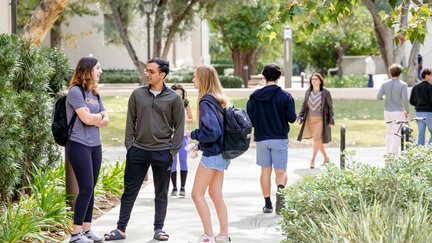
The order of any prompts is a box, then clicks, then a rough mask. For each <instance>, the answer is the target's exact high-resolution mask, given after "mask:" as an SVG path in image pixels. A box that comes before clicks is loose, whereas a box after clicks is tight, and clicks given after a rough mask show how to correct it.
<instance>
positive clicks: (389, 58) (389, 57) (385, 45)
mask: <svg viewBox="0 0 432 243" xmlns="http://www.w3.org/2000/svg"><path fill="white" fill-rule="evenodd" d="M363 4H364V5H365V6H366V8H367V9H368V10H369V12H370V13H371V16H372V19H373V22H374V26H375V36H376V38H377V41H378V45H379V49H380V52H381V58H382V59H383V61H384V66H385V68H386V70H388V67H389V66H390V65H391V64H393V63H394V62H395V55H394V48H393V31H392V30H391V29H390V28H389V27H388V26H387V25H385V24H383V23H382V22H381V18H380V17H379V15H378V9H377V7H376V6H375V3H374V1H372V0H363Z"/></svg>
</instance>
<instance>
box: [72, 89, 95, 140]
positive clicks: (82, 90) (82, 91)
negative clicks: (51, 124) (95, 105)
mask: <svg viewBox="0 0 432 243" xmlns="http://www.w3.org/2000/svg"><path fill="white" fill-rule="evenodd" d="M76 86H77V87H78V88H79V89H80V90H81V93H82V95H83V98H84V100H85V93H84V88H83V87H82V86H81V85H76ZM98 99H99V95H98ZM77 116H78V114H77V113H76V112H75V111H74V114H73V115H72V118H71V121H70V122H69V124H68V129H69V132H68V140H69V137H70V135H71V134H72V129H73V127H74V125H75V120H76V118H77Z"/></svg>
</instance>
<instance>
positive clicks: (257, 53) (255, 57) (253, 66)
mask: <svg viewBox="0 0 432 243" xmlns="http://www.w3.org/2000/svg"><path fill="white" fill-rule="evenodd" d="M262 51H263V48H262V47H260V48H258V49H256V50H254V52H253V53H252V56H251V59H250V61H249V75H255V74H256V73H257V62H258V57H259V56H260V55H261V53H262ZM260 71H261V70H260Z"/></svg>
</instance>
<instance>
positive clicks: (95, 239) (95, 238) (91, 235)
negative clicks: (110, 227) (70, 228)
mask: <svg viewBox="0 0 432 243" xmlns="http://www.w3.org/2000/svg"><path fill="white" fill-rule="evenodd" d="M84 235H85V236H86V237H87V238H88V239H89V240H92V241H93V242H94V243H97V242H102V241H103V240H104V238H102V237H100V236H96V235H95V234H94V233H93V231H91V230H89V231H87V232H84Z"/></svg>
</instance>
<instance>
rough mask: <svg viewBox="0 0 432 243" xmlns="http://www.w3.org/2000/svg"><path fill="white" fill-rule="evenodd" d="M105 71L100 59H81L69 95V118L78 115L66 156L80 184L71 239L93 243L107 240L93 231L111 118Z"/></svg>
mask: <svg viewBox="0 0 432 243" xmlns="http://www.w3.org/2000/svg"><path fill="white" fill-rule="evenodd" d="M101 73H102V69H101V66H100V63H99V61H98V60H97V59H96V58H94V57H83V58H81V59H80V60H79V62H78V64H77V67H76V69H75V72H74V75H73V77H72V80H71V81H70V84H69V93H68V95H67V98H66V114H67V119H68V121H70V120H71V118H72V116H73V114H74V113H75V112H76V113H77V118H78V119H76V120H75V123H74V126H73V129H72V132H71V135H70V138H69V141H68V143H67V144H66V156H67V157H68V159H69V161H70V163H71V165H72V168H73V171H74V173H75V177H76V179H77V182H78V187H79V193H78V196H77V198H76V201H75V209H74V225H73V230H72V235H71V238H70V242H80V243H87V242H88V243H90V242H93V241H94V242H99V241H102V240H103V238H102V237H98V236H96V235H94V234H93V232H92V231H91V220H92V216H93V204H94V187H95V185H96V181H97V179H98V175H99V171H100V167H101V164H102V146H101V139H100V133H99V128H101V127H106V126H107V125H108V121H109V119H108V115H107V113H106V110H105V107H104V106H103V103H102V100H101V98H100V96H99V94H98V90H97V84H98V82H99V77H100V75H101Z"/></svg>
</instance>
